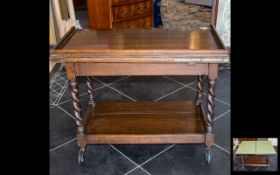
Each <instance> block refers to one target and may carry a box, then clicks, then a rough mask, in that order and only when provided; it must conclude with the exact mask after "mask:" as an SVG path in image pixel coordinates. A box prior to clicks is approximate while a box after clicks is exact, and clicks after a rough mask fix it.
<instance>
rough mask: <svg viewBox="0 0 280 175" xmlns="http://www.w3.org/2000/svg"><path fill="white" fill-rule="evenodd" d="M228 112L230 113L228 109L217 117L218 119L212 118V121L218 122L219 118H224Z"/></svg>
mask: <svg viewBox="0 0 280 175" xmlns="http://www.w3.org/2000/svg"><path fill="white" fill-rule="evenodd" d="M229 112H230V109H229V110H227V111H226V112H224V113H223V114H221V115H219V116H218V117H216V118H214V120H213V121H215V120H218V119H219V118H222V117H224V116H225V115H226V114H227V113H229Z"/></svg>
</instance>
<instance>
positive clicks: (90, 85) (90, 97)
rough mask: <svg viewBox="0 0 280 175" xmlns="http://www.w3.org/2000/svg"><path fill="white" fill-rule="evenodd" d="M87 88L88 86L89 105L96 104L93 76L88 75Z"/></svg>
mask: <svg viewBox="0 0 280 175" xmlns="http://www.w3.org/2000/svg"><path fill="white" fill-rule="evenodd" d="M87 88H88V105H91V106H95V102H94V99H93V93H94V92H93V80H92V78H91V76H87Z"/></svg>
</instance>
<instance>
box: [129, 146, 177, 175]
mask: <svg viewBox="0 0 280 175" xmlns="http://www.w3.org/2000/svg"><path fill="white" fill-rule="evenodd" d="M174 145H175V144H173V145H171V146H169V147H167V148H165V149H164V150H162V151H161V152H159V153H158V154H156V155H154V156H152V157H151V158H149V159H148V160H146V161H145V162H143V163H141V164H140V165H138V166H139V167H141V166H143V165H145V164H146V163H148V162H149V161H151V160H152V159H154V158H156V157H157V156H159V155H160V154H162V153H164V152H165V151H167V150H168V149H170V148H172V147H173V146H174ZM138 166H137V167H135V168H133V169H131V170H130V171H128V172H126V173H125V174H124V175H127V174H129V173H131V172H132V171H134V170H136V169H137V168H138Z"/></svg>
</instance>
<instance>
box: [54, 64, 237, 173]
mask: <svg viewBox="0 0 280 175" xmlns="http://www.w3.org/2000/svg"><path fill="white" fill-rule="evenodd" d="M93 78H94V92H95V100H96V102H97V103H98V102H100V101H107V100H124V101H136V102H137V101H141V100H151V101H160V100H161V101H164V100H174V99H178V100H181V99H190V100H194V97H195V93H196V90H195V87H196V77H194V76H155V77H136V76H126V77H93ZM79 81H80V82H81V83H80V97H81V102H82V106H85V105H86V104H87V91H86V90H87V89H86V84H85V79H84V78H80V79H79ZM68 84H69V82H68V81H67V80H66V75H65V72H64V71H63V69H62V67H59V68H58V69H57V71H55V72H53V73H51V74H50V87H49V88H50V116H49V119H50V130H49V134H50V148H49V156H50V174H51V175H63V174H65V175H66V174H67V175H72V174H74V175H76V174H81V175H84V174H95V175H118V174H123V175H126V174H129V175H142V174H143V175H144V174H153V175H156V174H159V175H165V174H168V175H170V174H172V175H173V174H174V175H181V174H190V175H191V174H194V175H202V174H213V175H214V174H215V175H219V174H221V175H227V174H230V171H231V170H230V169H231V166H230V164H231V161H230V157H231V156H230V141H231V139H230V70H220V71H219V77H218V81H217V86H216V94H217V96H216V100H215V102H216V110H215V112H216V114H215V119H214V129H215V134H216V135H215V145H214V146H213V157H212V161H211V164H210V165H207V164H206V163H205V161H204V160H205V149H204V146H203V145H184V144H167V145H89V146H88V147H87V150H86V157H85V164H84V165H83V166H79V165H78V163H77V153H78V148H77V144H76V141H77V140H76V138H75V136H76V135H75V133H76V128H75V122H74V119H73V107H72V101H71V96H70V90H69V88H68ZM205 84H206V83H205ZM83 109H84V108H83ZM237 165H238V164H237Z"/></svg>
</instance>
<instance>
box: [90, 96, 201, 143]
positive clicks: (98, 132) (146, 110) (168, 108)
mask: <svg viewBox="0 0 280 175" xmlns="http://www.w3.org/2000/svg"><path fill="white" fill-rule="evenodd" d="M203 123H204V122H203V112H202V108H201V107H199V106H196V105H195V104H194V103H193V102H192V101H169V102H137V103H134V102H106V103H99V104H96V107H95V108H94V109H92V108H90V109H89V110H88V114H87V116H86V120H85V122H84V126H85V130H86V142H87V144H162V143H204V142H205V134H204V125H203Z"/></svg>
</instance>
